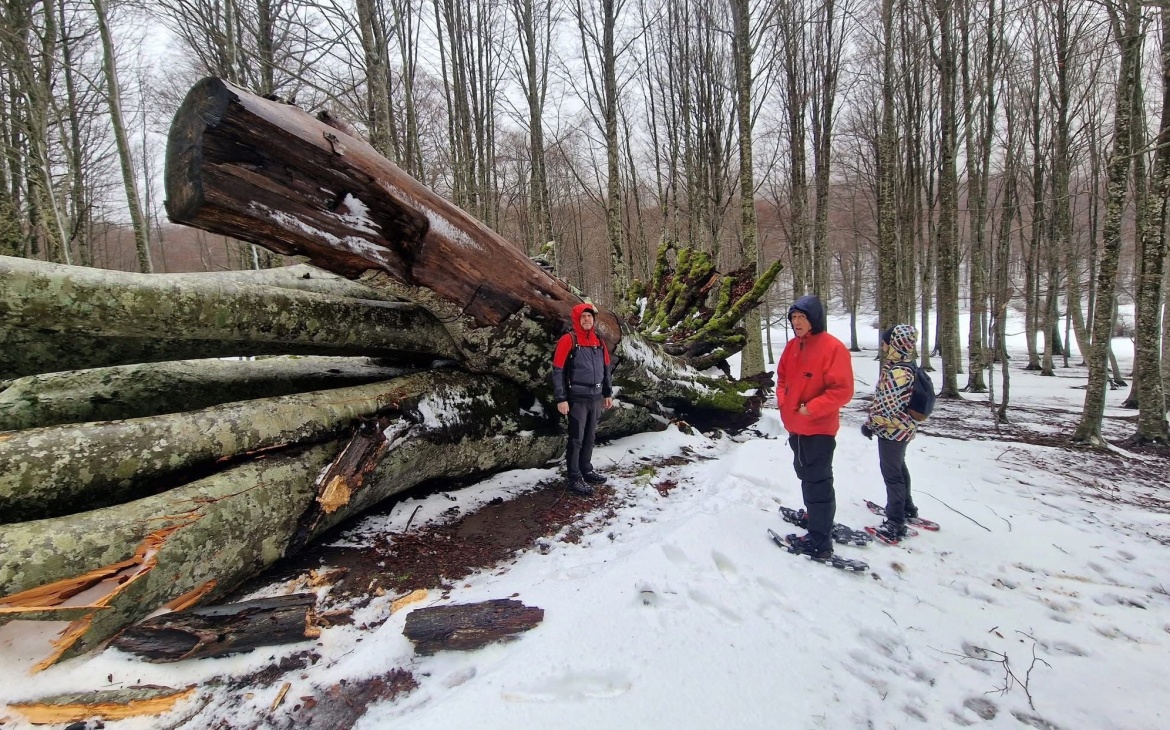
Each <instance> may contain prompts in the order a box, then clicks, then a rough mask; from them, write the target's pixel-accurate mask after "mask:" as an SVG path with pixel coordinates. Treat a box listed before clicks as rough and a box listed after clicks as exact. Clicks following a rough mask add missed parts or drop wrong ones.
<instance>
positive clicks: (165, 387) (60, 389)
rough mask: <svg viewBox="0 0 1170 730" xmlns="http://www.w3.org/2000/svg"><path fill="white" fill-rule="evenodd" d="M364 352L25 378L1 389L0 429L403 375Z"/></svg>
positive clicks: (188, 407) (175, 409) (137, 414)
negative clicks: (364, 354) (349, 354)
mask: <svg viewBox="0 0 1170 730" xmlns="http://www.w3.org/2000/svg"><path fill="white" fill-rule="evenodd" d="M405 372H406V371H405V370H404V369H403V368H399V367H391V366H389V365H384V364H382V363H381V362H380V361H378V360H374V359H371V358H365V357H320V356H312V355H309V356H288V357H286V356H280V357H267V358H261V359H257V360H239V359H233V360H221V359H215V358H212V359H205V360H178V361H175V362H159V363H143V364H138V365H119V366H115V367H107V368H91V369H88V370H68V371H65V372H60V373H45V374H42V375H28V376H25V377H23V378H18V379H16V380H13V381H11V382H10V383H9V385H8V387H7V388H5V389H3V390H0V431H16V430H20V429H25V428H37V427H42V426H56V425H60V424H64V423H85V422H88V421H117V420H123V419H127V418H144V417H147V416H157V415H161V414H164V413H179V412H182V411H195V410H199V409H201V408H207V407H210V406H214V405H219V404H221V403H232V402H235V401H243V400H252V399H255V398H272V397H275V396H279V395H289V394H291V393H303V392H306V391H310V390H326V389H329V388H344V387H348V386H352V385H363V384H365V383H372V382H376V381H379V380H389V379H391V378H395V377H398V376H399V375H403V374H405Z"/></svg>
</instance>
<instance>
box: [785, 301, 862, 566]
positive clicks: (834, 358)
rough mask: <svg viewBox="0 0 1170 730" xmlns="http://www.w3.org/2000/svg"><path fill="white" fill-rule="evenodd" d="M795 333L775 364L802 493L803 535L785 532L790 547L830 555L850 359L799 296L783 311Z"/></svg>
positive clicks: (811, 304)
mask: <svg viewBox="0 0 1170 730" xmlns="http://www.w3.org/2000/svg"><path fill="white" fill-rule="evenodd" d="M788 321H789V322H791V323H792V330H793V332H795V333H796V337H795V338H793V339H791V340H789V341H788V344H787V345H786V346H785V347H784V354H783V355H781V356H780V363H779V364H778V365H777V366H776V405H777V407H778V408H779V409H780V420H782V421H783V422H784V428H786V429H787V430H788V434H789V436H788V445H789V446H791V447H792V455H793V459H792V465H793V467H795V469H796V476H797V477H798V478H799V479H800V488H801V491H802V492H803V493H804V508H805V514H806V520H807V522H806V524H805V525H803V526H805V527H807V528H808V534H807V535H803V536H801V537H796V536H795V535H789V545H790V546H791V547H793V548H795V550H796V552H799V553H802V554H806V555H809V556H811V557H812V558H813V559H814V560H828V559H829V558H830V557H832V555H833V543H832V540H831V533H832V530H833V518H834V517H835V516H836V512H837V501H836V494H835V493H834V491H833V451H834V450H836V448H837V438H836V437H837V430H838V429H839V428H840V426H841V419H840V413H841V409H842V408H843V407H844V406H845V404H846V403H848V402H849V400H850V399H851V398H853V362H852V359H851V358H850V356H849V351H848V350H847V349H846V348H845V345H843V344H841V341H840V340H838V339H837V338H836V337H834V336H833V335H831V334H829V333H828V332H826V331H825V308H824V305H822V304H821V300H820V299H817V298H816V297H814V296H803V297H800V298H799V299H797V300H796V303H794V304H793V305H792V307H791V308H790V309H789V310H788Z"/></svg>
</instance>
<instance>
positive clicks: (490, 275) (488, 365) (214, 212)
mask: <svg viewBox="0 0 1170 730" xmlns="http://www.w3.org/2000/svg"><path fill="white" fill-rule="evenodd" d="M166 186H167V213H168V215H169V216H170V218H171V220H173V221H175V222H176V223H183V224H187V225H191V226H196V227H198V228H203V229H205V230H209V231H214V232H223V233H226V234H227V235H231V236H234V237H237V238H240V239H242V240H247V241H250V242H252V243H255V244H258V245H261V246H264V247H266V248H269V249H272V250H274V251H278V252H280V253H285V254H293V255H300V256H304V257H305V258H306V259H307V260H308V261H309V262H310V263H312V264H314V265H316V266H319V267H321V268H323V269H327V270H329V271H333V272H336V273H338V274H342V275H344V276H347V277H350V278H357V277H359V276H361V275H362V274H364V273H365V272H367V271H374V272H377V273H376V274H375V275H372V276H370V277H368V278H365V279H363V280H362V283H363V284H365V285H367V286H371V287H374V288H378V289H381V290H383V291H388V292H390V293H392V294H395V295H398V296H401V297H402V298H404V299H407V300H409V301H413V302H416V303H418V304H421V305H422V306H424V307H426V308H427V309H428V310H430V311H431V312H432V313H434V314H435V315H436V316H437V317H439V318H440V319H441V320H442V321H443V324H444V325H445V326H446V327H447V329H448V331H449V332H450V333H451V335H452V338H453V339H454V340H455V342H456V344H457V346H458V347H459V350H460V359H461V360H462V361H463V362H465V363H467V364H468V365H469V366H470V367H471V368H472V369H474V370H477V371H479V372H493V373H497V374H499V375H502V376H503V377H506V378H508V379H510V380H512V381H514V382H516V383H519V384H521V385H525V386H528V387H533V386H544V385H545V382H544V381H545V380H546V378H547V374H548V370H549V365H548V364H547V361H548V360H549V355H548V351H549V350H550V349H551V347H552V343H554V342H555V340H556V338H557V337H559V336H560V334H561V333H562V331H563V328H564V326H565V324H566V323H567V322H568V321H569V313H570V311H571V310H572V308H573V306H574V305H576V304H577V303H579V302H580V299H578V298H577V297H576V296H575V295H573V294H572V293H571V292H570V291H569V290H568V288H567V287H566V286H565V285H564V284H562V283H561V282H560V281H559V280H557V279H556V278H554V277H552V276H551V275H549V274H548V273H546V272H545V271H544V270H543V269H541V268H540V267H539V266H538V265H536V264H535V263H533V262H532V261H531V260H529V259H528V257H526V256H525V255H524V254H523V253H522V252H521V251H520V250H519V249H517V248H516V247H515V246H513V245H512V244H510V243H509V242H507V241H506V240H504V239H503V238H502V237H500V236H499V235H498V234H496V233H494V232H493V231H491V230H489V229H488V228H487V227H485V226H484V225H482V224H481V223H480V222H479V221H477V220H475V219H474V218H472V217H471V216H470V215H468V214H467V213H465V212H464V211H462V210H460V209H459V208H458V207H456V206H455V205H453V204H452V203H450V202H449V201H447V200H445V199H444V198H442V197H441V196H439V195H436V194H435V193H434V192H433V191H431V190H429V189H428V188H426V187H425V186H424V185H422V184H421V183H419V182H418V181H416V180H414V179H413V178H411V177H410V176H409V175H407V174H406V173H404V172H403V171H402V170H401V169H399V168H398V167H397V166H396V165H394V164H393V163H392V162H390V161H389V160H387V159H386V158H384V157H382V156H381V155H379V154H378V153H377V152H376V151H375V150H374V149H373V148H372V147H371V146H370V145H369V144H367V143H366V142H365V141H364V140H361V139H358V138H356V137H352V136H349V135H347V134H345V133H344V132H341V131H338V130H336V129H334V128H332V127H330V126H328V125H326V124H324V123H322V122H321V121H319V120H317V119H316V118H314V117H313V116H311V115H309V114H308V113H306V112H305V111H303V110H302V109H300V108H298V107H295V106H292V105H288V104H281V103H279V102H274V101H270V100H268V99H264V98H262V97H259V96H256V95H254V94H251V93H249V92H247V91H244V90H243V89H241V88H239V87H236V86H233V85H232V84H229V83H227V82H225V81H222V80H220V79H215V78H208V79H204V80H202V81H200V82H199V83H197V84H195V86H194V87H192V89H191V90H190V91H189V92H188V94H187V98H186V99H185V100H184V101H183V104H182V106H181V107H180V108H179V110H178V111H177V112H176V114H175V118H174V121H173V122H172V124H171V130H170V135H169V138H168V144H167V160H166ZM598 331H599V332H600V333H601V334H602V336H603V337H604V338H605V339H606V340H607V341H608V343H609V344H610V346H611V348H612V347H613V346H614V345H615V344H616V343H617V341H618V339H619V337H620V333H619V327H618V322H617V319H616V318H615V317H614V316H613V315H612V314H610V313H608V312H601V313H600V316H599V317H598Z"/></svg>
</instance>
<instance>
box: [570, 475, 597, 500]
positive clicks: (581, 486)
mask: <svg viewBox="0 0 1170 730" xmlns="http://www.w3.org/2000/svg"><path fill="white" fill-rule="evenodd" d="M568 487H569V491H570V492H572V493H573V494H579V495H581V496H582V497H591V496H593V487H591V486H589V485H588V484H586V483H585V480H584V479H582V478H581V477H569V481H568Z"/></svg>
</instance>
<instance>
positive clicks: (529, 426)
mask: <svg viewBox="0 0 1170 730" xmlns="http://www.w3.org/2000/svg"><path fill="white" fill-rule="evenodd" d="M395 382H396V383H397V384H398V386H399V393H398V397H397V399H396V400H397V402H398V404H399V412H400V414H401V415H400V416H399V417H398V418H396V419H394V420H392V421H391V422H390V423H389V424H388V425H387V427H386V428H385V430H384V431H383V432H382V433H383V434H384V435H386V438H387V440H388V444H387V446H386V448H385V449H382V450H380V456H377V457H376V458H377V459H378V462H377V464H376V465H375V466H373V467H372V468H370V467H369V465H368V464H354V465H353V466H352V467H351V469H350V470H349V472H348V474H346V475H340V474H338V473H337V472H336V471H332V472H329V473H330V474H332V476H333V477H338V476H342V477H343V479H344V480H346V482H347V484H348V485H349V486H348V489H347V493H348V496H347V499H348V501H344V500H337V499H336V497H337V495H338V494H339V492H338V491H336V490H333V491H332V492H331V491H330V489H329V486H330V483H333V484H334V486H336V483H335V480H334V479H330V480H329V482H328V483H322V479H321V478H322V476H323V475H324V474H325V473H326V467H327V466H328V465H329V464H330V463H332V462H333V461H334V460H335V457H336V456H337V454H338V453H339V452H340V451H341V449H342V447H341V445H339V444H338V443H329V444H322V445H319V446H315V447H311V448H309V449H306V450H305V451H303V452H301V453H299V454H286V455H277V456H272V457H269V458H267V459H262V460H259V461H254V462H250V463H247V464H242V465H240V466H236V467H234V468H231V469H228V470H226V471H224V472H221V473H219V474H216V475H213V476H210V477H206V478H204V479H200V480H198V481H195V482H192V483H190V484H187V485H186V486H183V487H177V488H175V489H171V490H169V491H166V492H163V493H161V494H157V495H155V496H152V497H147V498H145V499H141V500H138V501H135V502H131V503H127V504H123V505H118V506H116V507H108V508H105V509H100V510H94V511H91V512H85V513H81V514H76V515H70V516H66V517H58V518H53V519H46V520H37V521H33V522H23V523H19V524H12V525H5V526H4V527H3V528H0V596H4V597H3V598H0V623H5V622H10V623H8V625H7V626H6V627H4V628H5V629H12V628H13V627H16V629H17V630H23V629H22V627H20V626H18V624H19V623H25V622H27V621H28V620H30V619H36V620H45V617H46V616H47V615H48V614H46V612H47V611H51V610H52V609H53V608H55V607H60V606H68V607H70V608H71V609H77V608H80V609H83V610H84V614H83V615H82V616H81V617H80V618H74V619H73V620H72V621H71V622H70V623H68V624H67V625H65V626H64V627H63V628H62V629H61V630H60V632H59V633H58V634H57V638H56V639H55V640H54V643H53V645H52V647H46V650H45V653H44V657H43V658H40V657H38V658H40V661H39V662H38V663H37V667H36V668H44V667H46V666H49V665H51V664H52V663H54V662H56V661H58V660H60V659H62V658H68V657H70V656H75V655H77V654H79V653H82V652H84V651H87V650H89V649H92V648H94V647H95V646H97V645H98V644H99V643H100V642H102V641H103V640H105V639H106V638H108V637H109V636H110V635H112V634H113V633H116V632H117V631H119V630H120V629H122V628H123V627H124V626H127V625H129V624H131V623H133V622H135V621H138V620H140V619H142V618H144V617H145V616H147V615H149V614H150V613H151V612H153V611H154V610H155V609H157V608H158V607H160V606H164V605H166V604H168V603H170V602H172V601H180V602H187V603H189V602H191V601H193V600H199V601H202V602H211V601H215V600H218V599H220V598H222V597H223V596H225V595H227V594H228V593H230V592H231V591H232V590H233V589H234V588H235V587H236V586H238V585H239V584H240V583H241V582H243V581H244V580H246V579H247V578H249V577H251V576H253V575H255V574H257V573H258V572H260V571H261V570H263V569H264V568H265V567H267V566H268V565H271V564H272V562H274V561H275V560H276V559H278V558H279V557H281V556H282V555H283V554H285V552H286V551H287V550H288V548H289V546H290V544H291V542H292V540H293V536H294V535H295V534H296V533H297V531H298V529H299V528H300V527H301V525H302V524H303V522H304V520H305V518H306V515H311V514H313V512H312V507H313V505H314V503H318V504H319V503H320V501H322V500H329V499H332V500H333V503H334V505H335V507H334V509H333V510H332V511H331V512H328V513H326V514H324V515H323V516H322V517H321V518H320V519H316V518H313V527H312V528H311V534H310V539H312V538H315V537H317V536H319V535H320V534H322V533H323V532H324V531H326V530H328V529H330V528H331V527H334V526H336V525H337V524H339V523H340V522H342V521H343V520H345V519H347V518H348V517H351V516H353V515H356V514H360V513H361V512H362V511H364V510H366V509H368V508H369V507H371V506H372V505H374V504H376V503H378V502H380V501H382V500H383V499H385V498H386V497H389V496H391V495H393V494H397V493H399V492H401V491H403V490H406V489H409V488H411V487H413V486H414V485H416V484H419V483H421V482H423V481H426V480H428V479H434V478H438V477H461V476H471V475H480V474H487V473H491V472H493V471H498V470H501V469H513V468H533V467H538V466H543V465H544V464H545V463H546V462H547V461H548V460H549V459H550V458H552V457H553V456H555V455H557V454H558V453H559V452H560V451H561V450H562V449H563V448H564V437H563V435H562V434H561V433H560V429H559V427H558V424H557V423H556V422H554V421H552V420H551V419H549V418H548V417H546V416H542V415H539V414H538V413H537V412H536V409H533V408H532V405H533V402H532V400H531V396H529V395H527V394H526V393H525V392H524V391H522V390H520V389H518V388H516V387H515V386H514V385H512V384H509V383H506V382H505V381H502V380H499V379H496V378H491V377H485V376H472V375H468V374H466V373H461V372H458V371H432V372H425V373H416V374H413V375H409V376H405V377H403V378H399V379H398V380H397V381H395ZM359 474H360V475H361V478H360V479H359V478H357V477H358V475H359ZM192 596H194V598H191V597H192ZM0 630H4V629H0Z"/></svg>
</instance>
